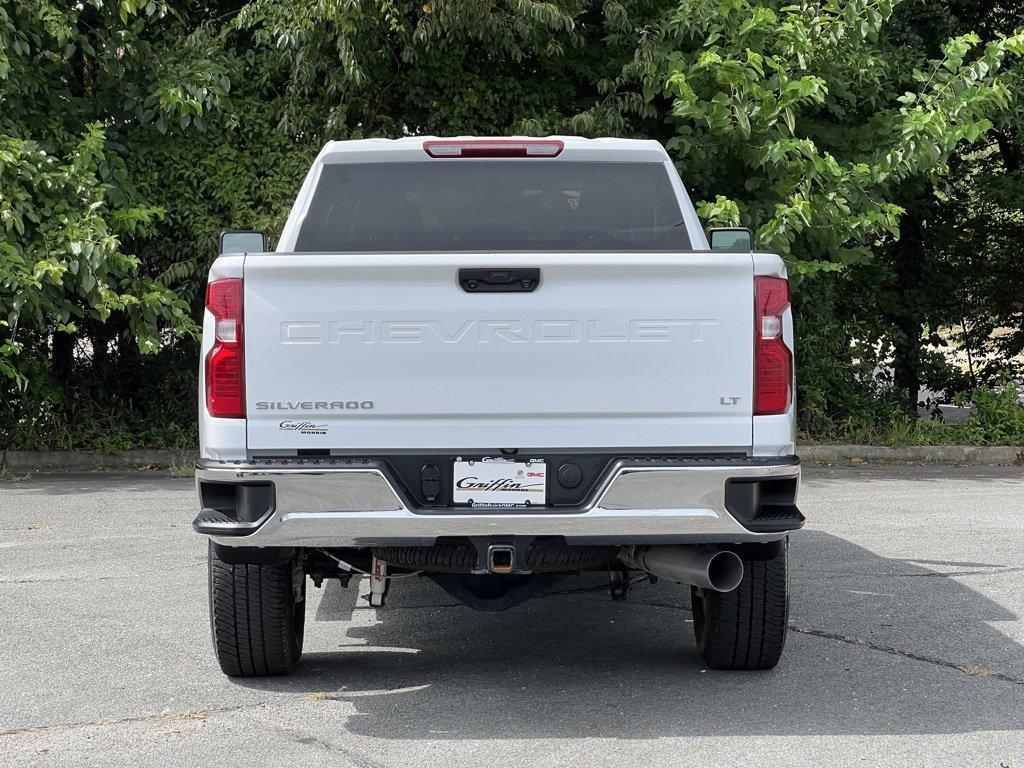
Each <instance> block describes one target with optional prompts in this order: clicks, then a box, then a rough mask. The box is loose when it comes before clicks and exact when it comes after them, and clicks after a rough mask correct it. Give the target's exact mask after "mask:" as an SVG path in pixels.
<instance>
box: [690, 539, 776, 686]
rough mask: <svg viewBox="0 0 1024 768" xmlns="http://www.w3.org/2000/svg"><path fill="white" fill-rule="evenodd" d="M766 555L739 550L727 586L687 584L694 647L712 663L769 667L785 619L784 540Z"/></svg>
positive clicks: (773, 661) (715, 665) (713, 665)
mask: <svg viewBox="0 0 1024 768" xmlns="http://www.w3.org/2000/svg"><path fill="white" fill-rule="evenodd" d="M767 554H768V556H767V557H760V558H757V557H752V556H750V555H743V581H741V582H740V585H739V586H738V587H736V589H734V590H733V591H732V592H714V591H712V590H710V589H703V590H702V589H697V588H696V587H691V595H692V598H693V631H694V634H695V635H696V637H697V652H698V653H699V654H700V655H701V658H703V659H704V662H705V663H706V664H707V665H708V666H709V667H711V668H712V669H772V668H773V667H774V666H775V665H776V664H778V663H779V659H780V658H782V650H783V648H785V646H786V635H787V633H788V623H789V540H788V539H786V540H784V541H782V542H780V544H779V546H778V547H777V549H775V550H774V552H769V553H767Z"/></svg>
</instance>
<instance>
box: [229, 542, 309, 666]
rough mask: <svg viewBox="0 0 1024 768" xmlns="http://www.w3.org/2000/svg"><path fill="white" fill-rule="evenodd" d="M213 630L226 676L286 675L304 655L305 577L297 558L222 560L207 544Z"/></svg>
mask: <svg viewBox="0 0 1024 768" xmlns="http://www.w3.org/2000/svg"><path fill="white" fill-rule="evenodd" d="M209 563H210V630H211V632H212V634H213V648H214V651H215V652H216V654H217V661H218V663H219V664H220V668H221V670H223V672H224V674H226V675H230V676H231V677H262V676H265V675H286V674H288V673H289V672H291V671H292V670H293V669H295V665H296V664H297V663H298V661H299V656H300V655H302V637H303V629H304V626H305V617H306V578H305V574H304V573H303V572H302V569H301V567H300V566H298V565H297V561H296V560H289V561H287V562H284V563H280V564H272V565H252V564H238V565H233V564H231V563H227V562H224V561H223V560H221V559H220V558H218V557H217V554H216V552H215V551H214V547H213V545H212V544H211V545H210V548H209Z"/></svg>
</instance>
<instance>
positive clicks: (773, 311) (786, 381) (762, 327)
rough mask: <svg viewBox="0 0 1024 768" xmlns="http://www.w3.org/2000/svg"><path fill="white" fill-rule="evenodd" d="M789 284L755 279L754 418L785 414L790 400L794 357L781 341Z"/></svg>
mask: <svg viewBox="0 0 1024 768" xmlns="http://www.w3.org/2000/svg"><path fill="white" fill-rule="evenodd" d="M788 306H789V282H788V281H787V280H786V279H785V278H782V277H766V276H757V277H755V278H754V415H755V416H769V415H771V414H777V413H785V412H786V411H787V410H788V409H789V403H790V401H791V400H792V397H793V353H792V352H790V351H789V347H787V346H786V342H785V341H783V339H782V316H783V314H784V313H785V311H786V307H788Z"/></svg>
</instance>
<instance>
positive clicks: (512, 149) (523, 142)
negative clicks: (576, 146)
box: [423, 139, 565, 157]
mask: <svg viewBox="0 0 1024 768" xmlns="http://www.w3.org/2000/svg"><path fill="white" fill-rule="evenodd" d="M563 149H565V143H564V142H563V141H561V140H560V139H442V140H439V141H424V142H423V151H424V152H426V153H427V154H428V155H430V156H431V157H558V155H560V154H561V153H562V150H563Z"/></svg>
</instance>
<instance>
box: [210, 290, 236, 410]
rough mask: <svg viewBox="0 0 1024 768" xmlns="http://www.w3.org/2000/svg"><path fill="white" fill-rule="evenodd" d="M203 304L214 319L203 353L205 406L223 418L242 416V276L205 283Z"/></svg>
mask: <svg viewBox="0 0 1024 768" xmlns="http://www.w3.org/2000/svg"><path fill="white" fill-rule="evenodd" d="M206 308H207V309H208V310H209V311H210V314H212V315H213V321H214V336H213V348H212V349H210V352H209V354H207V355H206V410H207V411H208V412H209V413H210V415H211V416H217V417H219V418H222V419H244V418H245V360H244V357H243V353H242V281H241V279H240V278H236V277H231V278H224V279H222V280H214V281H213V282H212V283H210V284H209V285H208V286H206Z"/></svg>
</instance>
